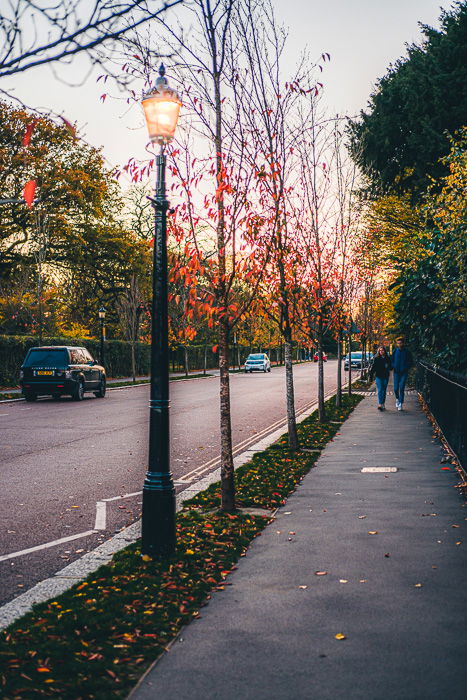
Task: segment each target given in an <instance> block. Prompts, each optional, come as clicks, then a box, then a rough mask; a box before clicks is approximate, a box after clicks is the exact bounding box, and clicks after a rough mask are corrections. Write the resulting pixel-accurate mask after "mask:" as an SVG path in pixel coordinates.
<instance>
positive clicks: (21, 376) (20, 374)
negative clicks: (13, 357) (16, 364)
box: [19, 369, 24, 379]
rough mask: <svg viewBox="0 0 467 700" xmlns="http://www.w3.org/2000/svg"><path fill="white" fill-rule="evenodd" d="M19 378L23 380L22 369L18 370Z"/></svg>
mask: <svg viewBox="0 0 467 700" xmlns="http://www.w3.org/2000/svg"><path fill="white" fill-rule="evenodd" d="M19 378H20V379H23V378H24V372H23V370H22V369H20V371H19Z"/></svg>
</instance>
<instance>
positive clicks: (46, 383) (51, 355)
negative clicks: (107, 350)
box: [20, 345, 106, 401]
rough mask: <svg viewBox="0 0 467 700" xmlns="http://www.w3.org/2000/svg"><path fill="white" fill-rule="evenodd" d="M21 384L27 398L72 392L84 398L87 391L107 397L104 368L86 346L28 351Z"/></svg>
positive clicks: (21, 375) (32, 349)
mask: <svg viewBox="0 0 467 700" xmlns="http://www.w3.org/2000/svg"><path fill="white" fill-rule="evenodd" d="M20 386H21V390H22V392H23V394H24V397H25V399H26V401H35V400H36V399H37V397H38V396H43V395H51V396H53V398H54V399H58V398H60V396H62V395H63V394H69V395H70V396H71V397H72V398H73V399H74V400H75V401H82V399H83V397H84V393H85V392H86V391H92V392H93V393H94V395H95V396H97V397H98V398H104V396H105V388H106V377H105V369H104V368H103V367H101V365H99V364H98V363H97V362H96V361H95V360H94V359H93V357H92V355H91V354H90V353H89V352H88V351H87V350H86V348H79V347H67V346H63V345H56V346H52V347H38V348H31V349H30V350H28V353H27V355H26V358H25V360H24V362H23V364H22V365H21V371H20Z"/></svg>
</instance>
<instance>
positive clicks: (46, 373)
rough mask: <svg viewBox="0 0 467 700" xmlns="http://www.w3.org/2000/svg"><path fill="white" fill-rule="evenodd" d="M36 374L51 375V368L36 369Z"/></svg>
mask: <svg viewBox="0 0 467 700" xmlns="http://www.w3.org/2000/svg"><path fill="white" fill-rule="evenodd" d="M37 374H38V375H39V374H40V375H41V376H44V375H47V376H48V377H50V376H52V377H53V370H51V369H38V370H37Z"/></svg>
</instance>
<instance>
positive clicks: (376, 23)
mask: <svg viewBox="0 0 467 700" xmlns="http://www.w3.org/2000/svg"><path fill="white" fill-rule="evenodd" d="M273 2H274V5H275V7H276V12H277V19H278V20H279V21H280V22H282V23H284V24H285V25H286V26H288V27H289V36H290V42H289V49H288V52H287V56H286V60H285V62H284V74H286V73H287V69H288V67H290V71H291V72H292V70H293V67H294V65H295V62H296V60H297V58H298V56H299V54H300V52H301V51H302V50H303V48H304V47H305V46H306V45H308V47H309V49H310V53H311V56H312V57H318V56H319V55H320V54H321V53H323V52H328V53H329V54H330V55H331V62H330V63H328V64H326V66H327V67H326V71H325V73H323V74H322V77H321V79H322V82H323V83H324V85H325V102H326V104H327V105H328V106H329V109H330V110H331V111H332V112H333V113H340V114H348V115H355V114H357V113H358V112H359V110H360V109H364V108H365V106H366V103H367V100H368V98H369V95H370V93H371V91H372V89H373V87H374V85H375V83H376V81H377V79H378V78H379V77H382V76H383V75H384V74H385V72H386V70H387V68H388V66H389V64H390V63H393V62H395V61H396V60H397V59H398V58H399V57H400V56H402V55H403V54H404V52H405V43H412V42H416V41H419V40H420V37H421V34H420V30H419V27H418V24H417V23H418V22H419V21H420V22H422V23H424V24H428V25H431V26H434V27H438V26H439V23H438V17H439V15H440V11H441V10H440V8H441V7H444V8H445V9H449V7H450V6H451V2H450V0H319V1H318V0H273ZM83 67H84V63H83V61H82V60H81V59H80V60H76V61H75V62H74V64H73V65H72V66H71V67H70V68H68V69H67V70H66V72H64V71H61V73H63V74H64V75H66V77H67V79H68V80H75V82H79V80H80V79H81V76H82V74H83ZM166 68H167V73H168V76H169V78H170V63H169V62H166ZM95 79H96V76H93V77H91V78H89V79H88V80H87V81H86V82H85V84H84V85H81V86H78V87H68V86H67V85H64V84H63V83H62V82H60V81H59V80H58V79H57V78H56V77H55V76H54V73H53V72H52V70H51V68H50V67H49V68H48V67H38V68H36V69H33V70H31V71H28V72H27V73H26V74H24V75H22V76H20V77H19V78H16V79H15V83H14V88H15V91H16V94H17V96H18V97H20V98H21V99H22V100H23V101H24V102H25V103H26V104H28V105H30V106H35V107H42V108H46V109H51V110H53V111H55V112H58V113H61V114H63V116H65V117H66V118H67V119H69V120H70V121H73V122H74V121H76V122H77V123H78V127H79V131H80V134H81V135H83V136H84V137H85V139H86V140H87V141H88V142H89V143H91V144H92V145H94V146H97V147H100V146H102V147H103V152H104V155H105V157H106V159H107V161H108V163H109V164H110V165H121V164H124V163H126V162H127V160H128V159H129V158H130V157H135V158H137V159H138V158H144V157H145V150H144V147H145V144H146V140H147V138H146V132H145V128H144V127H143V122H142V120H141V117H140V115H139V114H137V111H136V110H134V109H133V110H132V111H131V112H130V113H126V114H125V107H124V105H123V104H122V102H119V101H117V100H112V99H107V100H106V101H105V102H104V103H102V102H101V101H100V100H99V97H100V95H101V94H102V93H103V92H106V88H105V86H103V84H102V82H100V83H97V84H96V81H95ZM2 86H3V87H5V88H6V87H9V88H11V87H12V85H11V84H10V85H8V86H7V85H6V83H3V85H2Z"/></svg>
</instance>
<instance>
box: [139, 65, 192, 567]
mask: <svg viewBox="0 0 467 700" xmlns="http://www.w3.org/2000/svg"><path fill="white" fill-rule="evenodd" d="M141 102H142V106H143V109H144V116H145V118H146V123H147V128H148V134H149V138H150V140H151V141H152V143H157V144H158V145H159V146H160V152H159V155H157V156H156V172H157V179H156V190H155V196H154V198H152V199H151V202H152V204H153V207H154V211H155V233H154V264H153V277H152V281H153V282H152V332H151V399H150V402H149V459H148V471H147V472H146V479H145V481H144V487H143V518H142V545H141V553H142V554H143V555H149V556H150V557H165V556H170V555H171V554H173V552H174V551H175V488H174V485H173V481H172V475H171V473H170V444H169V338H168V301H167V209H168V206H169V202H168V201H167V199H166V192H165V165H166V157H165V153H164V151H165V146H166V145H167V144H168V143H170V142H171V141H172V139H173V138H174V135H175V129H176V128H177V122H178V115H179V113H180V107H181V106H182V103H181V100H180V97H179V96H178V94H177V92H176V91H175V90H173V89H172V88H170V87H169V84H168V81H167V78H166V77H165V68H164V66H163V65H162V64H161V67H160V68H159V77H158V78H157V80H156V82H155V85H154V87H153V88H151V89H150V90H149V91H148V92H147V93H145V94H144V95H143V99H142V101H141Z"/></svg>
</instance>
